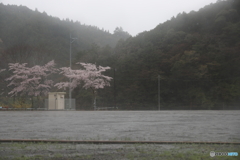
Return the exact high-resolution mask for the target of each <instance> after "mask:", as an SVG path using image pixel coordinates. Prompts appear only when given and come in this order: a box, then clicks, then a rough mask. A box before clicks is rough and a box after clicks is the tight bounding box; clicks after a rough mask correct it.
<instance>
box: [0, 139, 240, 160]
mask: <svg viewBox="0 0 240 160" xmlns="http://www.w3.org/2000/svg"><path fill="white" fill-rule="evenodd" d="M211 151H215V152H238V153H240V149H239V145H209V144H177V145H169V144H166V145H160V144H101V145H100V144H98V145H96V144H72V143H70V144H61V143H0V155H1V157H0V160H8V159H14V160H42V159H44V160H45V159H51V160H55V159H57V160H75V159H76V160H77V159H79V160H81V159H95V160H97V159H104V160H112V159H116V160H117V159H129V160H136V159H137V160H149V159H151V160H154V159H156V160H157V159H163V160H172V159H176V160H202V159H204V160H205V159H206V160H208V159H209V160H210V159H211V160H212V159H213V158H212V157H210V152H211ZM215 159H216V157H215ZM217 159H226V160H237V159H239V156H237V157H228V156H222V157H220V156H219V157H217Z"/></svg>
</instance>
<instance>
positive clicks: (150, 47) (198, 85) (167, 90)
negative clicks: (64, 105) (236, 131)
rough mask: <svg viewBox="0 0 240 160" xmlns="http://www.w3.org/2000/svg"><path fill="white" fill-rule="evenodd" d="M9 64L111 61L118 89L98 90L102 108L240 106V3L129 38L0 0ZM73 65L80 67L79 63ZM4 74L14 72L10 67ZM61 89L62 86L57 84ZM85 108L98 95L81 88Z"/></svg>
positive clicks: (1, 46)
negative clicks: (8, 71) (71, 53)
mask: <svg viewBox="0 0 240 160" xmlns="http://www.w3.org/2000/svg"><path fill="white" fill-rule="evenodd" d="M0 20H1V23H0V39H1V40H0V53H1V55H0V56H1V64H0V67H1V68H6V65H7V63H9V62H20V63H23V62H26V59H28V61H27V63H31V64H32V65H33V64H36V63H41V61H42V62H43V63H46V62H47V61H49V60H52V59H55V60H56V62H57V64H58V65H59V66H64V65H69V33H72V35H73V36H74V37H77V38H78V40H77V41H75V42H74V44H73V52H74V53H76V54H75V55H74V59H73V64H75V63H76V62H90V63H94V64H97V65H101V66H110V67H111V70H109V71H107V72H106V75H107V76H110V77H113V80H112V81H111V87H107V88H104V89H101V90H98V92H97V95H98V96H97V105H98V106H100V107H106V106H111V107H112V106H118V107H119V108H120V109H129V110H132V109H158V82H159V81H158V75H160V102H161V109H233V108H238V109H239V108H240V107H239V106H240V65H239V61H240V3H239V1H238V0H227V1H218V2H217V3H215V4H210V5H207V6H205V7H204V8H202V9H200V10H199V11H197V12H195V11H192V12H190V13H184V12H183V13H179V14H178V15H177V16H176V17H173V18H171V20H168V21H167V22H164V23H162V24H159V25H158V26H156V28H154V29H153V30H151V31H149V32H143V33H140V34H139V35H137V36H136V37H130V38H128V37H129V34H128V33H127V32H124V31H123V29H122V28H117V29H116V30H115V33H114V34H110V33H108V32H106V31H103V30H99V29H98V28H96V27H92V26H87V25H82V24H80V22H72V21H70V20H64V21H61V20H59V19H58V18H54V17H49V16H47V14H46V13H39V12H38V11H37V10H36V11H31V10H29V9H27V8H26V7H17V6H4V5H2V4H0ZM73 68H76V66H74V65H73ZM2 73H3V74H2V75H1V76H4V74H6V73H5V72H2ZM54 91H57V89H54ZM73 97H74V98H76V99H77V108H78V109H92V100H93V99H92V94H91V92H90V91H88V90H85V89H82V88H81V86H79V87H78V88H76V89H75V90H74V91H73Z"/></svg>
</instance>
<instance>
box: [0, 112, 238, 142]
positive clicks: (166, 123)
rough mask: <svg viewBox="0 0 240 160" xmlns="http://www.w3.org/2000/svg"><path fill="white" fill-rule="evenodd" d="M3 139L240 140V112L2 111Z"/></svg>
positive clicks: (1, 128)
mask: <svg viewBox="0 0 240 160" xmlns="http://www.w3.org/2000/svg"><path fill="white" fill-rule="evenodd" d="M0 139H59V140H132V141H135V140H140V141H144V140H146V141H206V142H240V111H236V110H233V111H2V112H0Z"/></svg>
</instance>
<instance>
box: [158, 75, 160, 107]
mask: <svg viewBox="0 0 240 160" xmlns="http://www.w3.org/2000/svg"><path fill="white" fill-rule="evenodd" d="M158 110H159V111H160V75H158Z"/></svg>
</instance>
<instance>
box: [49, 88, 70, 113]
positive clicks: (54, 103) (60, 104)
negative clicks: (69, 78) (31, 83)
mask: <svg viewBox="0 0 240 160" xmlns="http://www.w3.org/2000/svg"><path fill="white" fill-rule="evenodd" d="M65 94H66V92H49V93H48V109H50V110H51V109H56V110H62V109H65V105H64V104H65V101H64V95H65Z"/></svg>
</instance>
